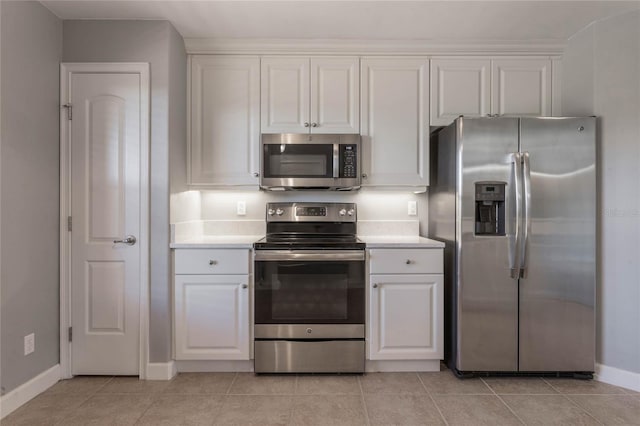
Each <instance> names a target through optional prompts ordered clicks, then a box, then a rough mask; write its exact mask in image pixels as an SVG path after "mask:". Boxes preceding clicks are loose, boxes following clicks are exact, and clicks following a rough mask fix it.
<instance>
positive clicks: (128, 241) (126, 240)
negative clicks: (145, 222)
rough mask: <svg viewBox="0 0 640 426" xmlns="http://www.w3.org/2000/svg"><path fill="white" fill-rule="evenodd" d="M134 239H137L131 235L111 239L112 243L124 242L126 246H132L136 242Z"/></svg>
mask: <svg viewBox="0 0 640 426" xmlns="http://www.w3.org/2000/svg"><path fill="white" fill-rule="evenodd" d="M136 241H138V240H137V239H136V237H134V236H133V235H127V236H126V237H124V238H123V239H121V240H113V244H126V245H128V246H132V245H134V244H135V243H136Z"/></svg>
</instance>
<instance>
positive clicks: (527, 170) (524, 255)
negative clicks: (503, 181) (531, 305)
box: [520, 152, 531, 278]
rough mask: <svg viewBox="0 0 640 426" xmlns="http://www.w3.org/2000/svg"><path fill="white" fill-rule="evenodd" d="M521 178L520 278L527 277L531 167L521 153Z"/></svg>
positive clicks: (525, 154)
mask: <svg viewBox="0 0 640 426" xmlns="http://www.w3.org/2000/svg"><path fill="white" fill-rule="evenodd" d="M522 177H523V189H524V194H523V195H524V197H523V202H524V224H523V225H524V226H523V231H524V235H523V238H522V249H521V252H520V254H521V258H520V278H525V277H526V276H527V260H528V254H529V253H528V252H529V250H528V249H529V234H531V165H530V163H529V153H528V152H524V153H522Z"/></svg>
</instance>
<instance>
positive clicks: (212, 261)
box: [209, 260, 218, 265]
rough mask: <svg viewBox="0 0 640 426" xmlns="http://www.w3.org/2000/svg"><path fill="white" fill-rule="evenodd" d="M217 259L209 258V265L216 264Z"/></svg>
mask: <svg viewBox="0 0 640 426" xmlns="http://www.w3.org/2000/svg"><path fill="white" fill-rule="evenodd" d="M217 264H218V261H217V260H209V265H217Z"/></svg>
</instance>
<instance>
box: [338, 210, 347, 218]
mask: <svg viewBox="0 0 640 426" xmlns="http://www.w3.org/2000/svg"><path fill="white" fill-rule="evenodd" d="M338 214H339V215H340V216H344V215H345V214H347V211H346V210H345V209H340V211H339V212H338Z"/></svg>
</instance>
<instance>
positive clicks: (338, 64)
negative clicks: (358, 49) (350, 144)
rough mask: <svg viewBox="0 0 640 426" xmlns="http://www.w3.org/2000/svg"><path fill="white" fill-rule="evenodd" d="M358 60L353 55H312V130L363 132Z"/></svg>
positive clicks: (322, 131)
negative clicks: (361, 127)
mask: <svg viewBox="0 0 640 426" xmlns="http://www.w3.org/2000/svg"><path fill="white" fill-rule="evenodd" d="M358 64H359V59H358V58H353V57H336V58H331V57H319V58H311V125H312V128H311V130H312V132H315V133H359V132H360V84H359V83H360V73H359V71H360V69H359V67H358ZM314 124H315V125H316V126H315V127H314V126H313V125H314Z"/></svg>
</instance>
